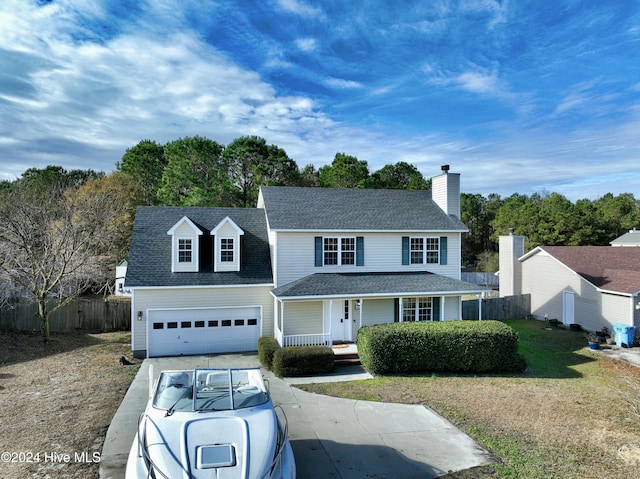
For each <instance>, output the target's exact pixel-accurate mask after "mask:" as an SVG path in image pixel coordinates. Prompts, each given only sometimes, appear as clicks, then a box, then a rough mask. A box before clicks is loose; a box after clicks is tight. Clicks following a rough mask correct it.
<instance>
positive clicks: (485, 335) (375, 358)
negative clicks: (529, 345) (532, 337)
mask: <svg viewBox="0 0 640 479" xmlns="http://www.w3.org/2000/svg"><path fill="white" fill-rule="evenodd" d="M358 355H359V356H360V361H361V362H362V364H363V365H364V367H365V368H366V369H367V370H368V371H369V372H371V373H400V372H403V373H404V372H425V371H444V372H473V373H486V372H521V371H523V370H524V368H525V367H526V363H525V362H524V358H523V357H522V356H521V355H520V354H519V353H518V335H517V333H516V332H515V331H514V330H513V329H511V327H509V326H508V325H506V324H504V323H501V322H499V321H446V322H435V323H393V324H383V325H378V326H369V327H363V328H360V330H359V331H358Z"/></svg>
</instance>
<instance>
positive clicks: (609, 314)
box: [588, 293, 633, 331]
mask: <svg viewBox="0 0 640 479" xmlns="http://www.w3.org/2000/svg"><path fill="white" fill-rule="evenodd" d="M601 297H602V311H603V312H606V317H605V318H604V320H605V321H607V322H608V323H609V324H608V325H607V327H608V328H609V331H613V329H612V328H613V325H614V324H615V323H620V324H624V325H627V326H632V325H633V324H632V318H630V316H631V313H630V311H631V298H630V297H629V296H622V295H617V294H609V293H602V294H601ZM600 328H602V326H600ZM600 328H598V327H595V328H593V329H592V328H588V329H590V330H595V329H600Z"/></svg>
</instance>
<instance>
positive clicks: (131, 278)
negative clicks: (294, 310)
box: [125, 206, 273, 288]
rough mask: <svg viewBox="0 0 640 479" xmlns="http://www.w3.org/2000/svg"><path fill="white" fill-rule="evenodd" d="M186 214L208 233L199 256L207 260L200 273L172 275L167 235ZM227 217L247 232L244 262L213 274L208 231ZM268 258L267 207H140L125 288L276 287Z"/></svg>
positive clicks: (243, 248)
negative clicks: (258, 285) (248, 285)
mask: <svg viewBox="0 0 640 479" xmlns="http://www.w3.org/2000/svg"><path fill="white" fill-rule="evenodd" d="M185 216H186V217H187V218H189V219H190V220H191V221H192V222H193V223H194V224H195V225H196V226H197V227H198V228H200V229H201V230H202V232H203V233H204V234H203V235H202V236H201V241H203V242H204V243H203V245H204V248H201V249H200V254H201V257H202V258H204V259H205V261H201V264H200V272H199V273H172V272H171V237H170V236H168V235H167V231H169V229H171V228H172V227H173V226H174V225H175V224H176V223H177V222H178V221H180V220H181V219H182V218H183V217H185ZM227 216H228V217H229V218H231V219H232V220H233V221H234V223H236V224H237V225H238V226H239V227H240V228H242V230H243V231H244V236H243V237H242V246H241V247H242V251H241V255H240V258H241V262H242V264H241V267H240V271H239V272H225V273H214V272H213V259H212V249H213V244H212V242H211V239H210V238H211V237H210V236H209V231H211V230H212V229H213V228H215V227H216V226H217V225H218V224H219V223H220V222H221V221H222V220H223V219H225V218H226V217H227ZM207 238H209V243H207ZM270 258H271V256H270V254H269V241H268V237H267V224H266V219H265V215H264V210H263V209H258V208H197V207H172V206H140V207H138V209H137V211H136V220H135V224H134V227H133V236H132V239H131V251H130V253H129V265H128V268H127V277H126V280H125V285H126V287H128V288H131V287H143V286H160V287H161V286H207V285H240V284H243V285H246V284H272V283H273V276H272V272H271V259H270ZM207 259H208V261H206V260H207Z"/></svg>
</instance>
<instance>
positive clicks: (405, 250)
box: [402, 236, 409, 264]
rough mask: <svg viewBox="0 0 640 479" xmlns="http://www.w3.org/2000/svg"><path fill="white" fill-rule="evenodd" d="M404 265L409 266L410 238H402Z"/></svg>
mask: <svg viewBox="0 0 640 479" xmlns="http://www.w3.org/2000/svg"><path fill="white" fill-rule="evenodd" d="M402 264H409V237H408V236H403V237H402Z"/></svg>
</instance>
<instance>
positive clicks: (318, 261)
mask: <svg viewBox="0 0 640 479" xmlns="http://www.w3.org/2000/svg"><path fill="white" fill-rule="evenodd" d="M315 240H316V251H315V253H316V266H322V236H316V238H315Z"/></svg>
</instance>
